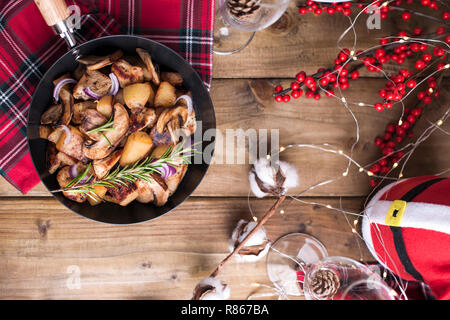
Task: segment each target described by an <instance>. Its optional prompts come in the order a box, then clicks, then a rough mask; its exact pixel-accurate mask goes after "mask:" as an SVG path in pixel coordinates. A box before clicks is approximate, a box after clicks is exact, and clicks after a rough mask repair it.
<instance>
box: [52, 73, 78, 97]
mask: <svg viewBox="0 0 450 320" xmlns="http://www.w3.org/2000/svg"><path fill="white" fill-rule="evenodd" d="M69 83H77V80H75V79H72V78H66V79H62V80H61V81H59V82H58V83H57V84H56V85H55V88H54V89H53V99H55V101H59V92H60V91H61V88H62V87H64V86H65V85H66V84H69Z"/></svg>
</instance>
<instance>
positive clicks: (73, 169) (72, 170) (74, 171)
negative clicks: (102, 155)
mask: <svg viewBox="0 0 450 320" xmlns="http://www.w3.org/2000/svg"><path fill="white" fill-rule="evenodd" d="M82 171H83V170H80V168H79V165H78V164H74V165H72V166H70V167H69V176H70V177H71V178H72V179H75V178H76V177H78V175H79V174H80V173H81V172H82ZM88 180H90V179H89V174H87V175H85V176H84V177H83V179H81V180H80V181H79V182H78V183H77V184H83V183H86V182H88Z"/></svg>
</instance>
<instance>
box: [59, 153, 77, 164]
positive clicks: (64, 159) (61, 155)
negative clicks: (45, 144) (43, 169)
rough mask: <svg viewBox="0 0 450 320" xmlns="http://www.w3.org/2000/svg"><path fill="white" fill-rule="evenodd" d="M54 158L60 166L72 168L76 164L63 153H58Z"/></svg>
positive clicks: (75, 161)
mask: <svg viewBox="0 0 450 320" xmlns="http://www.w3.org/2000/svg"><path fill="white" fill-rule="evenodd" d="M56 157H57V158H58V159H59V161H60V162H61V165H62V166H72V165H74V164H76V163H77V160H76V159H74V158H72V157H71V156H69V155H67V154H65V153H64V152H58V154H57V155H56Z"/></svg>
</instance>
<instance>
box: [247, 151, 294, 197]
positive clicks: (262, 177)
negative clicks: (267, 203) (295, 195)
mask: <svg viewBox="0 0 450 320" xmlns="http://www.w3.org/2000/svg"><path fill="white" fill-rule="evenodd" d="M276 167H278V169H277V170H275V167H272V166H271V163H270V161H269V160H268V159H266V158H260V159H258V160H257V161H256V162H255V164H254V165H253V168H252V170H251V171H250V173H249V183H250V189H251V190H252V192H253V194H254V195H255V196H256V197H258V198H262V197H265V196H266V195H268V194H273V195H276V196H280V195H281V194H285V193H286V192H287V190H288V189H289V188H294V187H296V186H297V185H298V174H297V170H296V169H295V167H294V166H292V165H291V164H289V163H287V162H284V161H279V162H276Z"/></svg>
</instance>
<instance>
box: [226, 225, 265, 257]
mask: <svg viewBox="0 0 450 320" xmlns="http://www.w3.org/2000/svg"><path fill="white" fill-rule="evenodd" d="M256 225H257V223H256V222H254V221H250V222H248V221H245V220H243V219H241V220H239V222H238V224H237V225H236V228H234V230H233V233H232V235H231V239H230V243H229V245H228V248H229V250H230V252H233V250H234V249H235V248H236V246H237V245H238V244H239V243H241V242H242V240H244V239H245V237H246V236H247V235H248V234H249V233H250V232H251V231H252V230H253V229H254V228H255V227H256ZM269 248H270V242H269V241H268V240H267V234H266V230H265V229H264V228H260V229H259V230H258V231H256V233H255V234H254V235H253V236H252V237H251V238H250V239H248V241H247V242H246V243H245V246H244V247H243V250H242V249H241V250H240V251H239V252H241V251H244V252H245V254H240V253H237V254H236V255H235V257H236V260H237V261H240V262H255V261H258V260H260V259H261V258H263V257H264V256H265V255H266V254H267V252H268V251H269Z"/></svg>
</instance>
